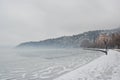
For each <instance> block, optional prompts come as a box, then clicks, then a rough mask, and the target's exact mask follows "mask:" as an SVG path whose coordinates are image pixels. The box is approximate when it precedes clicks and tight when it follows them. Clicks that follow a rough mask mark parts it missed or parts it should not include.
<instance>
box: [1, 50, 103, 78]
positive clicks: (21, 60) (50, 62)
mask: <svg viewBox="0 0 120 80" xmlns="http://www.w3.org/2000/svg"><path fill="white" fill-rule="evenodd" d="M102 55H104V53H102V52H97V51H90V50H83V49H71V48H70V49H0V80H52V79H54V78H56V77H59V76H60V75H63V74H65V73H67V72H69V71H72V70H74V69H77V68H78V67H81V66H84V65H85V64H87V63H89V62H91V61H92V60H94V59H96V58H98V57H100V56H102Z"/></svg>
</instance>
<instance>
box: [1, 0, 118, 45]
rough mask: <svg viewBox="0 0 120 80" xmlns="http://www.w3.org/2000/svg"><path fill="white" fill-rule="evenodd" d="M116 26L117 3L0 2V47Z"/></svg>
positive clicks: (82, 0) (66, 0) (98, 0)
mask: <svg viewBox="0 0 120 80" xmlns="http://www.w3.org/2000/svg"><path fill="white" fill-rule="evenodd" d="M119 25H120V0H0V45H17V44H19V43H21V42H26V41H39V40H44V39H48V38H55V37H59V36H67V35H73V34H78V33H82V32H85V31H89V30H96V29H109V28H116V27H118V26H119Z"/></svg>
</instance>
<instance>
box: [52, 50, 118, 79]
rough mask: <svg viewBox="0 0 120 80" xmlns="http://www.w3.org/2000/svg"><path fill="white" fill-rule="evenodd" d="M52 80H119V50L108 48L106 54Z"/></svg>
mask: <svg viewBox="0 0 120 80" xmlns="http://www.w3.org/2000/svg"><path fill="white" fill-rule="evenodd" d="M54 80H120V52H118V51H114V50H109V51H108V55H104V56H102V57H100V58H98V59H96V60H94V61H92V62H90V63H88V64H87V65H85V66H83V67H80V68H78V69H76V70H73V71H71V72H69V73H66V74H64V75H62V76H60V77H58V78H56V79H54Z"/></svg>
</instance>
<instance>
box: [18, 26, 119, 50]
mask: <svg viewBox="0 0 120 80" xmlns="http://www.w3.org/2000/svg"><path fill="white" fill-rule="evenodd" d="M116 31H120V28H117V29H111V30H93V31H88V32H84V33H81V34H77V35H73V36H62V37H58V38H53V39H46V40H42V41H30V42H24V43H21V44H19V45H17V46H16V47H17V48H30V47H31V48H40V47H41V48H79V47H82V42H83V41H84V40H89V41H90V43H92V42H94V41H95V39H96V38H97V37H98V36H99V35H100V34H101V33H112V32H116Z"/></svg>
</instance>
